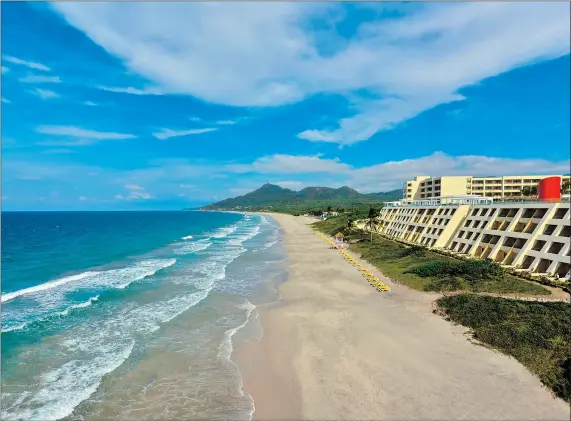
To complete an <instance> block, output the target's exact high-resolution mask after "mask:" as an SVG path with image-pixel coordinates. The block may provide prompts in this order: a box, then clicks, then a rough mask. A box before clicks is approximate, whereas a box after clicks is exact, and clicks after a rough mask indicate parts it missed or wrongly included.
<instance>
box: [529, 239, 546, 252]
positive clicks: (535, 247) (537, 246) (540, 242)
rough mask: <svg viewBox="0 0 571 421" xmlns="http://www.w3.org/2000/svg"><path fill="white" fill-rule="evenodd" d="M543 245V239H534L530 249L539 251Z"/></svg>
mask: <svg viewBox="0 0 571 421" xmlns="http://www.w3.org/2000/svg"><path fill="white" fill-rule="evenodd" d="M544 245H545V241H543V240H536V241H535V243H534V244H533V248H532V250H534V251H541V249H542V248H543V246H544Z"/></svg>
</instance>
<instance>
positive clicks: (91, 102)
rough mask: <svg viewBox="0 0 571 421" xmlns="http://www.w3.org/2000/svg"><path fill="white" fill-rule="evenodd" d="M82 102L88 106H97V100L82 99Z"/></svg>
mask: <svg viewBox="0 0 571 421" xmlns="http://www.w3.org/2000/svg"><path fill="white" fill-rule="evenodd" d="M82 104H83V105H87V106H88V107H97V106H98V105H99V104H98V103H97V102H93V101H83V102H82Z"/></svg>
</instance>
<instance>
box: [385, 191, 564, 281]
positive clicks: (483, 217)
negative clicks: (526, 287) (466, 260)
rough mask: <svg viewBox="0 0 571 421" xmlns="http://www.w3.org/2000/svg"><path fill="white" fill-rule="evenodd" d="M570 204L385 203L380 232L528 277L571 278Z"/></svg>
mask: <svg viewBox="0 0 571 421" xmlns="http://www.w3.org/2000/svg"><path fill="white" fill-rule="evenodd" d="M569 207H570V204H569V201H568V200H563V201H559V202H539V201H535V202H531V201H530V202H520V203H513V202H512V203H510V202H501V203H499V202H495V201H494V200H493V198H485V197H481V196H470V195H464V196H449V197H432V198H430V199H424V200H401V201H398V202H388V203H386V204H385V206H384V207H383V208H382V209H381V212H380V215H379V227H378V232H379V233H380V234H383V235H385V236H387V237H389V238H393V239H396V240H399V241H403V242H405V243H409V244H417V245H423V246H426V247H428V248H434V249H442V250H448V251H451V252H453V253H455V254H458V255H465V256H468V257H473V258H481V259H485V258H488V259H492V260H494V261H496V262H498V263H500V264H501V265H503V266H505V267H512V268H514V269H515V270H517V271H528V272H531V273H532V274H538V275H545V276H557V277H569V274H570V259H571V257H570V234H571V226H570V209H569Z"/></svg>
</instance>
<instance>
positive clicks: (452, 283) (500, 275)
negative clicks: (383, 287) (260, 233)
mask: <svg viewBox="0 0 571 421" xmlns="http://www.w3.org/2000/svg"><path fill="white" fill-rule="evenodd" d="M347 223H348V218H347V217H345V216H339V217H336V218H331V219H328V220H326V221H320V222H317V223H315V224H313V226H314V227H315V228H316V229H318V230H319V231H321V232H323V233H325V234H328V235H335V234H337V233H338V232H342V233H343V234H344V235H345V238H346V239H348V240H355V239H358V240H362V241H361V242H359V243H357V244H352V245H351V246H350V250H352V251H354V252H356V253H358V254H360V255H361V257H362V258H363V259H365V260H367V261H368V262H369V263H371V264H372V265H374V266H376V267H377V268H379V269H380V270H381V271H382V272H383V273H384V274H385V275H387V276H388V277H390V278H392V279H394V280H395V281H397V282H400V283H402V284H404V285H406V286H408V287H409V288H413V289H416V290H419V291H434V292H446V291H469V292H488V293H506V294H507V293H513V294H526V295H550V294H551V292H550V291H549V290H547V289H546V288H544V287H543V286H541V285H539V284H536V283H532V282H527V281H524V280H522V279H519V278H517V277H515V276H512V275H510V274H508V273H506V272H505V271H504V269H503V268H501V267H500V266H499V265H498V264H496V263H494V262H490V261H487V260H469V261H464V260H457V259H454V258H452V257H447V256H443V255H440V254H437V253H434V252H431V251H430V250H428V249H426V248H424V247H420V246H412V247H407V246H404V245H402V244H400V243H397V242H396V241H391V240H388V239H386V238H383V237H381V236H379V235H374V236H373V242H372V243H371V242H370V241H369V234H368V233H365V232H363V231H361V230H350V229H348V227H347Z"/></svg>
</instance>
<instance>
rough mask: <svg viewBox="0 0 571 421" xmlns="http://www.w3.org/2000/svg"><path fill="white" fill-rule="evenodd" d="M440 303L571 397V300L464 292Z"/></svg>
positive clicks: (485, 340) (457, 319)
mask: <svg viewBox="0 0 571 421" xmlns="http://www.w3.org/2000/svg"><path fill="white" fill-rule="evenodd" d="M437 304H438V307H439V308H440V309H441V310H443V311H444V313H445V314H446V315H447V316H448V317H449V318H450V319H451V320H452V321H454V322H457V323H460V324H462V325H464V326H466V327H469V328H471V329H472V333H473V335H474V337H475V338H476V339H477V340H479V341H480V342H482V343H485V344H487V345H490V346H492V347H493V348H496V349H499V350H500V351H502V352H504V353H506V354H508V355H511V356H513V357H514V358H516V359H517V360H518V361H519V362H521V363H522V364H523V365H525V366H526V367H527V368H528V369H529V370H530V371H531V372H533V373H534V374H536V375H537V376H538V377H539V378H540V379H541V381H542V382H543V383H544V384H545V385H546V386H548V387H549V388H551V389H552V390H553V391H554V392H555V394H556V395H557V396H559V397H561V398H563V399H566V400H567V401H569V402H571V376H570V375H571V324H570V323H569V320H571V306H570V305H569V303H565V302H556V303H541V302H530V301H517V300H509V299H505V298H497V297H486V296H477V295H473V294H459V295H455V296H451V297H445V298H441V299H439V300H438V301H437Z"/></svg>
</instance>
